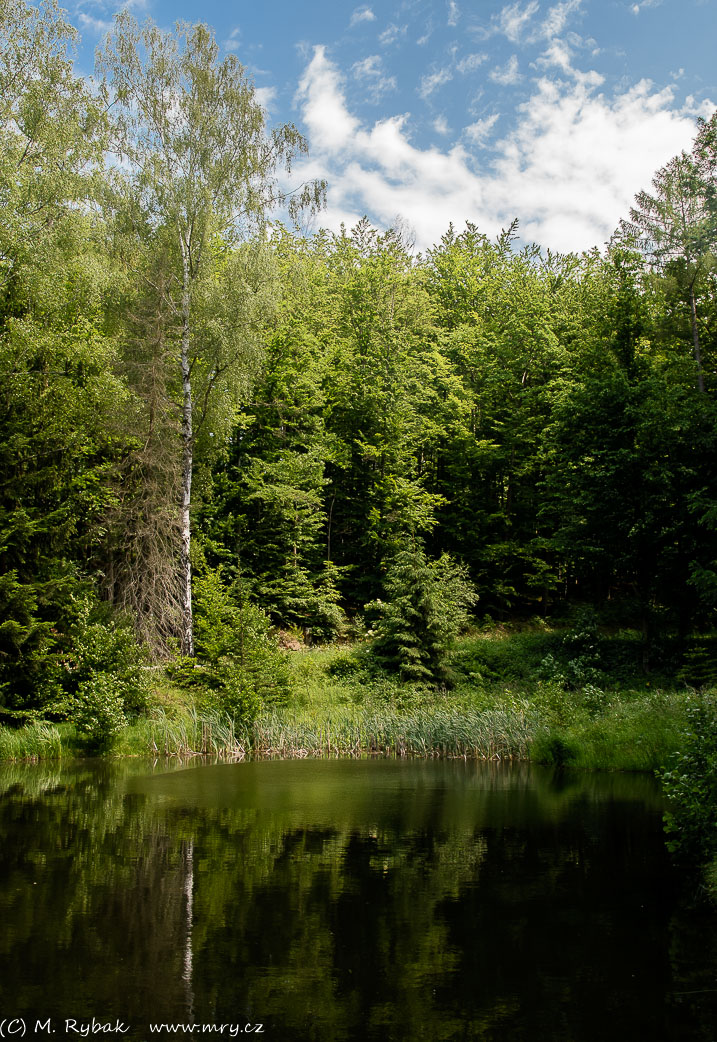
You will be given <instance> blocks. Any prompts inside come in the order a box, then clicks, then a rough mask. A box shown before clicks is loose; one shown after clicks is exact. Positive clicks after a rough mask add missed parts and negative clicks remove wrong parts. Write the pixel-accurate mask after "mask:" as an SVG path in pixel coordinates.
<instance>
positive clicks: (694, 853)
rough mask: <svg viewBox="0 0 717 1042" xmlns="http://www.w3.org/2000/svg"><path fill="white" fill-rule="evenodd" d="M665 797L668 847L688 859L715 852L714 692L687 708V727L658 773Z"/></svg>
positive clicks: (716, 731) (716, 705)
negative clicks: (674, 752) (674, 753)
mask: <svg viewBox="0 0 717 1042" xmlns="http://www.w3.org/2000/svg"><path fill="white" fill-rule="evenodd" d="M661 780H662V786H663V789H664V792H665V796H666V797H667V806H668V809H667V813H666V814H665V829H666V831H667V834H668V836H669V837H670V838H669V840H668V846H669V847H670V849H671V850H673V851H675V852H676V853H678V854H680V855H683V856H685V857H687V858H691V859H693V860H694V859H698V860H700V861H707V860H709V859H714V858H715V856H717V703H716V702H715V698H714V696H712V695H704V696H702V697H700V698H697V699H695V700H694V701H693V702H692V703H691V704H690V705H689V707H688V709H687V727H686V729H685V730H684V732H683V734H682V741H681V743H680V748H679V751H678V753H677V755H676V756H674V757H673V758H672V760H671V762H670V763H669V765H668V767H667V768H666V769H665V770H663V771H662V772H661Z"/></svg>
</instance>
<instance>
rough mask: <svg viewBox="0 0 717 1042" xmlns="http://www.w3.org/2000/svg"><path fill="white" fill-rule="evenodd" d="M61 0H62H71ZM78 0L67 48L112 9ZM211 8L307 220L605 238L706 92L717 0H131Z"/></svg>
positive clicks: (574, 246)
mask: <svg viewBox="0 0 717 1042" xmlns="http://www.w3.org/2000/svg"><path fill="white" fill-rule="evenodd" d="M66 2H67V0H66ZM118 6H119V5H118V4H117V3H116V2H114V0H74V2H71V3H70V5H69V13H70V17H71V20H72V21H73V22H74V23H75V24H76V25H77V27H78V28H79V29H80V31H81V33H82V44H83V46H82V49H81V51H80V54H79V57H78V62H79V65H80V68H81V70H82V71H84V72H90V71H91V67H92V53H93V50H94V47H95V46H96V44H97V43H98V42H99V41H100V39H101V36H102V34H103V32H104V31H106V28H107V27H108V25H109V23H110V22H111V19H112V15H113V13H114V11H115V10H117V8H118ZM128 6H130V7H131V8H132V10H133V11H134V13H135V15H136V16H137V17H138V18H139V19H140V20H143V19H144V18H145V17H151V18H152V19H153V20H154V21H155V22H157V23H158V24H159V25H161V26H164V27H170V26H172V25H173V23H174V22H175V21H176V20H177V19H184V20H186V21H190V22H196V21H204V22H207V23H208V24H209V25H211V26H212V27H213V28H214V30H215V32H216V36H217V40H218V41H219V43H220V45H221V47H222V49H223V50H224V51H225V52H232V53H234V54H236V56H237V57H238V58H239V60H240V61H241V62H242V63H243V64H244V65H246V66H247V68H248V69H249V71H250V72H251V74H252V76H253V78H254V82H255V85H256V88H257V91H258V93H259V97H260V99H261V101H262V103H263V104H264V105H265V107H266V109H267V114H268V120H269V122H270V123H276V122H287V121H291V122H294V123H296V125H297V126H298V127H299V129H300V130H301V131H302V133H303V134H304V135H305V136H306V138H307V141H308V144H309V150H310V151H309V159H308V161H307V162H306V163H304V164H302V166H301V168H300V169H299V168H296V169H295V172H294V176H295V178H296V180H297V181H298V180H301V179H303V178H305V177H310V176H321V177H325V178H326V180H327V181H328V185H329V192H328V206H327V209H326V211H325V212H323V213H322V214H321V215H320V217H319V219H318V222H315V224H317V225H325V226H328V227H331V228H333V229H338V227H339V225H340V223H341V222H342V221H343V222H345V223H346V224H347V225H349V226H351V225H352V224H353V223H355V222H356V220H357V219H358V218H359V217H361V215H362V214H364V213H366V214H368V216H369V217H370V218H371V219H372V220H373V221H374V222H375V223H376V224H377V225H379V226H382V227H385V226H387V225H389V224H392V223H393V222H394V221H395V220H396V218H400V219H401V220H402V221H403V222H405V223H406V224H407V225H408V226H409V227H410V228H411V229H412V230H413V232H414V234H415V238H416V242H417V246H418V247H419V248H420V249H425V248H427V247H429V246H430V245H431V244H432V243H434V242H436V241H437V240H438V239H439V238H440V236H441V235H442V234H443V233H444V232H445V230H446V229H447V227H448V224H449V222H450V221H453V223H454V224H455V225H456V226H457V227H462V226H463V223H464V222H465V221H466V220H470V221H472V222H473V223H475V224H477V225H478V227H479V229H480V230H481V231H484V232H486V233H487V234H488V235H490V236H492V235H494V234H496V233H497V232H498V231H499V230H500V228H501V227H505V226H507V225H508V224H509V223H510V221H511V220H512V219H513V218H514V217H517V218H518V219H519V221H520V232H521V238H522V239H524V240H525V241H535V242H537V243H539V244H540V245H541V246H542V247H544V248H550V249H553V250H559V251H569V250H582V249H590V248H591V247H592V246H595V245H597V246H602V245H603V243H604V242H605V240H606V239H607V238H609V236H610V234H611V232H612V231H613V229H614V228H615V226H616V225H617V223H618V221H619V219H620V217H622V216H626V214H627V210H628V208H629V205H630V203H631V201H632V199H633V197H634V195H635V193H636V192H637V191H639V190H640V189H641V188H646V187H648V186H649V183H650V180H651V177H652V175H653V173H654V171H655V170H656V169H657V168H658V167H660V166H661V165H663V164H664V163H665V162H666V161H667V160H668V159H669V158H670V157H671V156H673V155H675V154H676V153H677V152H679V151H680V150H681V149H683V148H688V147H689V145H690V143H691V140H692V138H693V136H694V132H695V120H696V117H697V116H699V115H702V116H706V117H708V116H710V115H711V114H712V112H713V111H714V109H715V107H717V62H715V57H714V55H715V43H716V42H717V0H632V2H630V0H558V2H555V3H550V2H543V0H516V2H508V3H505V2H500V0H473V2H468V0H395V2H394V0H376V2H368V3H365V4H364V3H361V4H355V3H342V2H333V3H330V2H327V0H320V2H315V3H311V4H298V3H296V2H291V3H289V2H285V0H282V2H273V3H272V2H271V0H265V2H263V3H262V2H261V0H253V2H251V3H249V2H247V0H236V2H233V3H220V2H218V0H204V2H202V3H200V2H198V0H181V2H179V3H169V2H167V0H132V2H131V3H130V4H129V5H128Z"/></svg>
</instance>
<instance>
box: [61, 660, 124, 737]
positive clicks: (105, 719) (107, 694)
mask: <svg viewBox="0 0 717 1042" xmlns="http://www.w3.org/2000/svg"><path fill="white" fill-rule="evenodd" d="M72 718H73V720H74V723H75V728H76V730H77V737H78V739H79V742H80V744H81V745H82V746H83V747H84V748H85V750H86V751H87V752H90V753H102V752H106V751H107V750H108V749H109V748H110V747H111V745H112V743H113V742H114V740H115V738H116V737H117V735H118V734H119V733H120V731H121V730H122V728H123V727H124V726H125V724H126V722H127V721H126V718H125V715H124V709H123V702H122V696H121V694H120V693H119V691H118V689H117V684H116V681H115V679H114V677H112V676H110V675H108V674H107V673H96V674H94V675H93V676H90V677H88V678H87V680H83V681H82V683H81V684H80V685H79V687H78V689H77V694H76V695H75V698H74V705H73V711H72Z"/></svg>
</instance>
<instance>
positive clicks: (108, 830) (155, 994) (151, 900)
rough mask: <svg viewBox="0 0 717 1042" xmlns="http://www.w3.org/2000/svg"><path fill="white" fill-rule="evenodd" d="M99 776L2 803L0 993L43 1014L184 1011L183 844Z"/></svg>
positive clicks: (25, 1010)
mask: <svg viewBox="0 0 717 1042" xmlns="http://www.w3.org/2000/svg"><path fill="white" fill-rule="evenodd" d="M143 803H144V801H143V800H136V799H132V798H125V797H124V796H123V793H122V789H121V788H120V787H118V786H116V785H115V784H113V781H112V779H111V776H107V777H103V775H102V773H101V772H95V771H92V772H86V773H85V774H84V775H82V774H78V775H74V776H73V775H71V776H70V778H69V779H68V778H67V777H65V779H64V782H63V783H58V784H56V785H55V786H54V787H53V789H51V790H50V791H48V792H46V794H45V795H44V796H43V797H41V798H40V797H30V798H29V799H27V798H25V797H23V796H22V795H21V793H20V792H18V791H17V789H16V790H15V791H14V792H13V790H12V789H11V790H10V792H7V791H6V793H5V795H4V797H3V800H2V802H1V803H0V920H2V922H3V930H2V931H1V932H0V997H2V999H3V1000H4V1003H5V1007H6V1008H7V1006H8V1004H10V1005H11V1008H12V1009H13V1010H15V1011H17V1012H18V1014H19V1013H22V1014H23V1015H27V1016H29V1017H32V1016H33V1015H37V1016H38V1017H40V1016H42V1017H43V1018H46V1017H48V1016H55V1017H57V1018H60V1019H64V1018H66V1017H90V1018H91V1017H92V1016H93V1015H94V1016H101V1017H102V1018H103V1019H109V1018H114V1017H120V1018H122V1019H125V1020H130V1022H131V1021H132V1020H133V1019H134V1020H135V1022H141V1023H144V1022H145V1021H146V1019H147V1014H148V1012H150V1013H151V1014H152V1015H154V1014H155V1013H156V1015H157V1016H160V1015H165V1014H168V1013H169V1012H170V1011H171V1012H172V1013H173V1014H176V1013H178V1012H181V1011H182V1009H183V1006H184V999H185V995H184V991H183V988H182V976H181V967H182V958H183V949H184V944H185V935H186V923H185V920H184V908H185V903H186V897H185V879H186V874H187V863H186V857H185V855H184V848H185V846H186V844H185V843H184V842H183V841H179V842H178V841H177V839H175V838H174V837H173V836H170V835H169V834H168V833H167V829H166V825H165V824H164V823H163V822H162V821H161V820H157V818H156V814H154V812H151V813H148V812H147V810H146V808H145V807H144V806H143Z"/></svg>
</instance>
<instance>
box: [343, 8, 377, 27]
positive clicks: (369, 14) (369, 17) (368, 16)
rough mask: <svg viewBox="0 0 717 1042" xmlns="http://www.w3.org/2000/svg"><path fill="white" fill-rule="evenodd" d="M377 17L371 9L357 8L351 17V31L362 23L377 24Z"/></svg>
mask: <svg viewBox="0 0 717 1042" xmlns="http://www.w3.org/2000/svg"><path fill="white" fill-rule="evenodd" d="M375 21H376V15H375V14H374V13H373V11H372V10H371V8H370V7H357V8H356V9H355V10H354V12H353V14H352V15H351V21H350V22H349V29H353V27H354V26H355V25H359V24H360V23H361V22H375Z"/></svg>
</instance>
